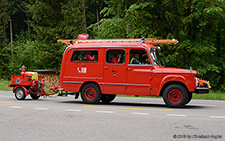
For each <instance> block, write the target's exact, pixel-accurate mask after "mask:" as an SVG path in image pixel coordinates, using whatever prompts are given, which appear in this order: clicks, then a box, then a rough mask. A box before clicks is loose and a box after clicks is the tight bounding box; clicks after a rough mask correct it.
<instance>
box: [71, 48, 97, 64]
mask: <svg viewBox="0 0 225 141" xmlns="http://www.w3.org/2000/svg"><path fill="white" fill-rule="evenodd" d="M97 61H98V51H97V50H75V51H74V52H73V55H72V57H71V62H97Z"/></svg>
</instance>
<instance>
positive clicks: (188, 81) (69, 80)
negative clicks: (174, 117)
mask: <svg viewBox="0 0 225 141" xmlns="http://www.w3.org/2000/svg"><path fill="white" fill-rule="evenodd" d="M150 47H151V48H155V47H154V46H153V45H151V44H145V43H135V42H131V43H130V42H119V43H118V42H115V43H113V42H110V43H108V42H102V43H99V42H97V43H78V44H73V45H70V46H69V47H67V48H66V50H65V51H64V54H63V60H62V66H61V73H60V89H61V90H63V91H70V92H79V91H80V90H81V87H82V86H83V85H84V84H86V83H90V82H91V83H96V84H98V85H99V87H100V89H101V92H102V94H123V95H142V96H159V95H160V92H161V90H162V88H163V86H165V85H166V84H167V83H174V82H179V83H182V84H183V85H184V86H186V88H187V89H188V91H189V92H194V91H195V88H196V79H195V76H196V75H198V72H197V71H194V70H192V71H191V72H190V70H187V69H176V68H165V67H162V66H155V65H154V64H152V63H151V64H150V65H134V64H129V63H130V62H129V61H130V60H129V56H130V49H143V50H145V51H146V52H147V55H148V59H150V60H151V61H150V62H153V61H152V58H151V55H150V50H149V48H150ZM108 49H123V50H125V54H126V56H125V62H124V63H123V64H108V63H106V51H107V50H108ZM75 50H77V51H82V50H86V51H87V50H97V51H98V61H97V62H71V56H72V54H73V51H75ZM82 68H83V69H84V70H85V72H84V73H80V72H79V71H78V70H81V69H82ZM174 100H175V99H174Z"/></svg>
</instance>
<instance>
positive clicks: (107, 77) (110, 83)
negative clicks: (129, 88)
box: [101, 49, 126, 94]
mask: <svg viewBox="0 0 225 141" xmlns="http://www.w3.org/2000/svg"><path fill="white" fill-rule="evenodd" d="M105 53H106V55H105V61H104V67H103V69H104V72H103V73H104V79H103V81H104V82H103V83H101V84H102V85H103V93H107V94H125V92H126V91H125V87H126V86H125V82H126V65H125V58H126V57H125V55H126V53H125V50H124V49H107V50H106V51H105Z"/></svg>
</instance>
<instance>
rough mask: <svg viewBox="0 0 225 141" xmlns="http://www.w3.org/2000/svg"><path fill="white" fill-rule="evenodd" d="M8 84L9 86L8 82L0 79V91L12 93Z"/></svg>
mask: <svg viewBox="0 0 225 141" xmlns="http://www.w3.org/2000/svg"><path fill="white" fill-rule="evenodd" d="M8 84H10V81H9V80H3V79H0V90H2V91H12V87H8Z"/></svg>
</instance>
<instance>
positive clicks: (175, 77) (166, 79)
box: [157, 75, 190, 96]
mask: <svg viewBox="0 0 225 141" xmlns="http://www.w3.org/2000/svg"><path fill="white" fill-rule="evenodd" d="M172 81H177V82H181V83H183V84H184V85H185V86H186V87H187V88H188V90H190V88H189V85H188V81H187V80H186V79H185V77H184V76H181V75H167V76H165V77H164V78H163V79H162V81H161V83H160V87H159V88H160V90H159V91H158V93H157V96H159V94H160V92H161V90H162V88H163V86H164V85H165V84H166V83H168V82H172Z"/></svg>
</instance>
